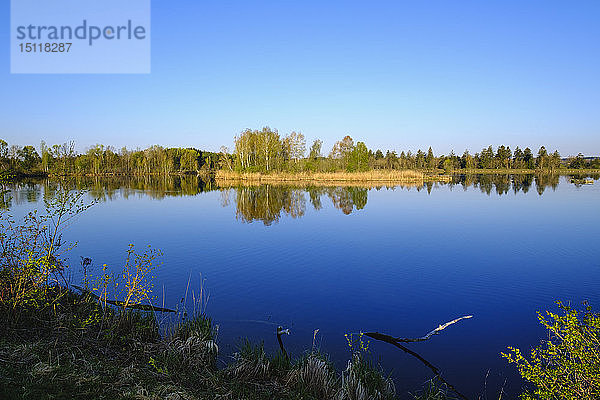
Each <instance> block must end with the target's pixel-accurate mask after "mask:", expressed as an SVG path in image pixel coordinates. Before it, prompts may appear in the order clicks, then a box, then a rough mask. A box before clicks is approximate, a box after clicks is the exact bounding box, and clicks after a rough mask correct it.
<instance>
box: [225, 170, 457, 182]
mask: <svg viewBox="0 0 600 400" xmlns="http://www.w3.org/2000/svg"><path fill="white" fill-rule="evenodd" d="M448 179H449V178H448V177H447V176H445V175H439V174H437V173H428V172H425V171H414V170H372V171H366V172H297V173H294V172H271V173H259V172H230V171H222V170H221V171H217V172H216V173H215V180H216V181H217V182H218V181H243V182H261V183H271V182H292V183H295V182H318V183H329V182H333V183H347V182H368V183H374V182H380V183H423V182H427V181H438V180H448Z"/></svg>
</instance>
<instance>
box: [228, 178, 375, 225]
mask: <svg viewBox="0 0 600 400" xmlns="http://www.w3.org/2000/svg"><path fill="white" fill-rule="evenodd" d="M232 190H233V192H234V194H235V204H236V213H235V215H236V218H237V219H238V220H241V221H243V222H246V223H250V222H254V221H262V222H263V223H264V224H265V225H271V224H272V223H273V222H277V221H279V219H280V218H281V216H282V214H285V215H288V216H290V217H292V218H299V217H302V216H303V215H304V214H305V213H306V197H307V196H306V195H307V194H308V199H309V201H310V203H311V205H312V207H313V208H314V209H315V210H320V209H321V208H323V203H322V201H321V198H322V197H323V196H327V197H329V199H330V200H331V202H332V204H333V206H334V207H335V208H337V209H338V210H340V211H341V212H342V213H344V214H346V215H348V214H350V213H352V211H354V210H361V209H363V208H364V207H365V206H366V205H367V196H368V194H367V193H368V189H367V188H360V187H352V186H350V187H317V186H307V187H303V188H298V187H292V186H281V185H276V186H273V185H260V186H238V187H235V188H233V189H232ZM229 195H230V193H229V191H227V190H225V191H223V196H225V197H227V200H225V201H223V204H224V205H227V204H229V200H228V197H229Z"/></svg>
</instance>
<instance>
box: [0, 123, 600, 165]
mask: <svg viewBox="0 0 600 400" xmlns="http://www.w3.org/2000/svg"><path fill="white" fill-rule="evenodd" d="M234 143H235V147H234V150H233V154H229V152H228V151H227V149H226V148H224V147H223V148H222V149H221V152H220V153H213V152H207V151H201V150H198V149H194V148H164V147H161V146H158V145H155V146H151V147H149V148H147V149H144V150H139V149H138V150H128V149H127V148H125V147H123V148H122V149H120V150H118V151H117V150H116V149H115V148H114V147H111V146H104V145H102V144H97V145H95V146H92V147H90V148H89V149H87V151H85V152H84V153H81V154H78V153H77V152H76V151H75V145H74V143H73V142H68V143H64V144H62V145H53V146H47V145H46V143H44V142H42V143H41V145H40V147H39V151H38V149H36V148H35V147H33V146H31V145H27V146H24V147H20V146H17V145H9V144H8V143H7V142H5V141H4V140H2V139H0V172H4V173H6V172H10V173H16V174H26V175H36V174H39V175H48V174H50V175H96V176H100V175H137V176H141V175H152V174H161V175H168V174H185V173H201V172H210V171H214V170H217V169H227V170H235V171H238V172H266V173H269V172H274V171H285V172H302V171H312V172H335V171H347V172H360V171H368V170H373V169H388V170H400V169H428V170H438V169H443V170H445V171H447V172H451V171H454V170H478V169H492V170H493V169H497V170H500V169H501V170H523V169H526V170H532V171H544V172H554V171H557V170H559V169H561V168H569V169H600V157H584V156H583V154H581V153H579V154H578V155H577V156H576V157H569V158H567V159H562V158H561V156H560V154H559V153H558V151H554V152H552V153H550V152H549V151H548V150H547V149H546V147H544V146H542V147H540V148H539V150H538V151H537V153H536V154H534V153H533V152H532V150H531V149H530V148H529V147H526V148H525V149H523V150H522V149H521V148H519V147H518V146H517V147H515V149H514V150H511V148H510V147H508V146H504V145H502V146H499V147H498V148H497V149H494V148H493V147H492V146H489V147H487V148H484V149H482V150H481V151H480V152H477V153H475V154H471V153H470V152H469V151H468V150H465V152H464V153H463V154H462V155H460V156H459V155H457V154H455V153H454V152H453V151H452V152H450V154H448V155H438V156H436V155H435V154H434V152H433V150H432V148H431V147H429V149H428V150H427V152H424V151H423V150H417V152H416V153H412V152H411V151H406V152H405V151H402V152H401V153H400V154H399V155H398V153H397V152H396V151H390V150H388V151H386V152H385V154H384V153H383V152H382V151H381V150H375V151H373V150H370V149H368V148H367V146H366V144H365V143H364V142H356V143H355V142H354V139H352V138H351V137H350V136H345V137H344V138H342V139H341V140H339V141H338V142H336V143H335V144H334V145H333V147H332V149H331V151H330V152H329V154H328V155H327V156H325V155H324V154H323V148H322V146H323V142H322V141H321V140H319V139H316V140H314V141H313V143H312V145H311V146H310V148H309V149H308V155H306V153H307V148H306V139H305V137H304V135H303V134H302V133H300V132H291V133H290V134H288V135H287V136H281V135H280V134H279V132H278V131H277V130H276V129H271V128H269V127H264V128H262V129H261V130H251V129H246V130H244V131H243V132H241V133H240V135H239V136H236V137H235V138H234Z"/></svg>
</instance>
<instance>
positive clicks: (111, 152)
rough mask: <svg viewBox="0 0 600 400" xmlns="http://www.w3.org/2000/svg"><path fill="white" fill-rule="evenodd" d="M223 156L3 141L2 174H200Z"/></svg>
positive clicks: (192, 151) (177, 150)
mask: <svg viewBox="0 0 600 400" xmlns="http://www.w3.org/2000/svg"><path fill="white" fill-rule="evenodd" d="M220 159H221V155H220V154H217V153H211V152H207V151H201V150H197V149H194V148H163V147H161V146H151V147H149V148H147V149H144V150H128V149H127V148H125V147H123V148H122V149H121V150H118V151H117V150H116V149H115V148H114V147H112V146H104V145H102V144H97V145H95V146H92V147H90V148H89V149H88V150H87V151H86V152H85V153H82V154H78V153H77V152H76V151H75V144H74V143H73V142H68V143H64V144H62V145H53V146H51V147H49V146H47V145H46V143H44V142H42V143H41V145H40V152H39V153H38V151H37V150H36V149H35V148H34V147H33V146H24V147H19V146H17V145H11V146H9V145H8V143H6V142H5V141H4V140H2V139H0V171H2V172H12V173H17V174H18V173H21V174H29V175H36V174H40V175H47V174H52V175H151V174H163V175H166V174H173V173H192V172H193V173H198V172H202V171H207V172H208V171H211V170H214V169H216V168H218V166H219V163H220Z"/></svg>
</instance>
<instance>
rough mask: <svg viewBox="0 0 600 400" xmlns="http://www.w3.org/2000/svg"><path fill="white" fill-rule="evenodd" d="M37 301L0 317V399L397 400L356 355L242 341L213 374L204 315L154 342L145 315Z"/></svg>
mask: <svg viewBox="0 0 600 400" xmlns="http://www.w3.org/2000/svg"><path fill="white" fill-rule="evenodd" d="M38 300H39V301H40V302H41V303H43V304H41V303H40V304H39V305H38V306H36V307H27V306H19V307H17V308H13V309H9V308H7V307H5V305H4V304H3V305H2V307H1V309H0V313H1V317H2V320H3V321H5V322H6V323H4V324H3V325H2V327H1V328H0V398H2V399H62V398H64V399H72V398H76V399H80V398H81V399H84V398H85V399H91V398H93V399H137V400H147V399H148V400H149V399H171V400H173V399H186V400H192V399H215V398H223V399H257V400H258V399H265V400H267V399H275V398H276V399H298V400H300V399H306V400H309V399H314V400H322V399H332V400H333V399H336V400H345V399H348V400H350V399H357V400H358V399H365V400H366V399H381V400H385V399H390V400H391V399H395V398H396V389H395V387H394V384H393V382H392V380H391V379H390V378H389V377H387V376H386V374H385V373H383V371H382V370H381V369H380V368H379V367H377V366H376V364H375V363H373V362H372V361H371V358H370V356H369V355H368V354H366V353H364V352H360V351H357V352H354V354H353V355H352V357H351V359H350V360H349V362H348V364H347V367H346V369H345V370H344V371H336V370H335V368H334V367H333V365H332V363H331V362H330V361H329V359H328V357H327V356H326V355H324V354H322V353H320V352H319V351H317V350H316V349H313V350H310V351H306V352H305V353H304V354H301V355H298V356H296V357H292V358H287V357H286V356H285V355H284V354H282V353H281V352H276V353H274V354H266V353H265V351H264V347H263V345H262V344H260V343H259V344H252V343H249V342H245V343H243V344H242V345H241V346H240V348H239V350H238V352H237V353H235V354H234V357H233V359H232V361H231V362H230V363H228V364H227V365H224V366H222V367H220V368H219V367H218V366H217V356H218V352H219V347H218V343H217V340H216V339H217V338H216V336H217V331H216V329H215V328H214V326H213V324H212V322H211V320H210V318H208V317H207V316H206V315H205V314H196V315H194V316H193V317H192V318H190V319H181V320H180V321H179V322H177V323H175V324H174V325H172V328H171V329H169V331H168V333H167V334H165V335H160V334H159V325H158V324H157V322H156V318H155V316H154V315H153V314H152V313H142V312H139V311H132V310H126V309H121V308H118V307H117V308H114V307H110V306H108V307H103V306H102V304H100V303H99V302H98V301H97V298H96V297H94V296H90V295H87V294H85V293H83V294H82V293H77V292H76V291H71V290H67V289H64V288H60V287H52V288H48V290H47V291H46V294H45V295H43V296H40V297H39V298H38ZM274 336H275V335H274ZM428 389H431V388H428ZM431 393H437V394H438V397H429V395H427V394H426V393H425V392H423V397H419V398H423V399H427V398H436V399H443V398H445V397H440V393H441V395H443V396H445V392H444V391H443V390H442V389H441V388H440V386H439V385H436V386H435V387H433V390H432V391H431Z"/></svg>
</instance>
